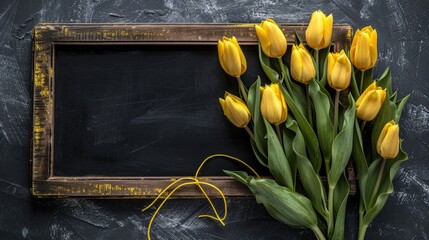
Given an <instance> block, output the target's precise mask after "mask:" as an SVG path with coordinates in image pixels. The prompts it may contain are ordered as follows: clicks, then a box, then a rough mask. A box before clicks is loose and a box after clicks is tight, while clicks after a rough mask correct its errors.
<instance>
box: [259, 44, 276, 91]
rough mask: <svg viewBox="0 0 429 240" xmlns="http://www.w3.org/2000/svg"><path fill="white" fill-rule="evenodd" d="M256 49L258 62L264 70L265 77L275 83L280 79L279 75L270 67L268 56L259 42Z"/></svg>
mask: <svg viewBox="0 0 429 240" xmlns="http://www.w3.org/2000/svg"><path fill="white" fill-rule="evenodd" d="M258 51H259V62H260V63H261V66H262V70H264V72H265V74H266V75H267V77H268V78H269V79H270V81H271V82H273V83H277V82H278V81H279V79H280V75H279V74H278V73H277V71H276V70H274V69H273V68H272V67H271V63H270V58H269V57H267V56H266V55H265V54H264V53H263V52H262V49H261V44H260V43H259V44H258Z"/></svg>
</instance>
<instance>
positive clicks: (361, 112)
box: [356, 82, 386, 121]
mask: <svg viewBox="0 0 429 240" xmlns="http://www.w3.org/2000/svg"><path fill="white" fill-rule="evenodd" d="M385 98H386V89H384V90H383V89H382V88H381V87H377V86H376V84H375V82H374V83H373V84H371V85H369V86H368V88H367V89H365V91H364V92H363V93H362V95H360V97H359V98H358V100H357V101H356V115H357V117H358V118H359V119H361V120H364V121H371V120H373V119H374V118H375V117H376V116H377V114H378V112H379V111H380V108H381V106H383V103H384V100H385Z"/></svg>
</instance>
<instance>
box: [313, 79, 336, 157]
mask: <svg viewBox="0 0 429 240" xmlns="http://www.w3.org/2000/svg"><path fill="white" fill-rule="evenodd" d="M309 88H310V96H311V99H312V100H313V104H314V110H315V113H316V129H317V137H318V138H319V143H320V148H321V149H322V153H323V156H324V157H325V159H331V156H332V143H333V141H334V126H333V124H332V121H331V115H330V111H331V108H332V106H331V101H330V97H329V95H326V94H324V93H323V92H322V91H321V90H320V86H319V84H318V83H317V81H311V83H310V85H309Z"/></svg>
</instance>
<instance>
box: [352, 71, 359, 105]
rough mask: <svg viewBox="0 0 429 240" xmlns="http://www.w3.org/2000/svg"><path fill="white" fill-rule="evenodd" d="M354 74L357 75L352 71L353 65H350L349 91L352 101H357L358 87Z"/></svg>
mask: <svg viewBox="0 0 429 240" xmlns="http://www.w3.org/2000/svg"><path fill="white" fill-rule="evenodd" d="M356 73H357V71H355V70H354V68H353V65H352V80H351V82H350V91H351V92H352V95H353V98H354V99H358V98H359V97H360V93H359V87H358V85H357V81H356Z"/></svg>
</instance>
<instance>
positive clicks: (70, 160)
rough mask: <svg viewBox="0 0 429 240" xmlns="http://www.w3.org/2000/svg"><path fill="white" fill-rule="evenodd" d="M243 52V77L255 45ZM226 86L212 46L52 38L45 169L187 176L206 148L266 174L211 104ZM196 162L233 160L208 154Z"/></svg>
mask: <svg viewBox="0 0 429 240" xmlns="http://www.w3.org/2000/svg"><path fill="white" fill-rule="evenodd" d="M243 50H244V52H245V54H246V57H247V60H248V63H249V71H248V72H247V73H246V75H245V76H244V77H243V78H249V80H250V79H251V77H253V76H257V75H261V73H262V70H261V69H260V66H259V61H258V58H257V48H256V46H245V47H244V48H243ZM248 76H249V77H248ZM236 89H237V84H236V80H235V79H234V78H232V77H230V76H228V75H226V74H225V73H224V72H223V70H222V68H221V67H220V65H219V63H218V58H217V47H216V45H209V46H192V45H179V46H175V45H126V46H122V45H98V46H94V45H57V46H56V47H55V121H54V133H55V134H54V147H55V151H54V153H55V156H54V162H55V164H54V175H55V176H87V175H91V176H191V175H193V174H194V173H195V170H196V169H197V168H198V165H199V164H200V163H201V161H202V160H203V158H205V157H207V156H208V155H210V154H215V153H226V154H230V155H232V156H237V157H240V158H242V159H245V160H246V161H247V162H248V163H249V164H250V165H251V166H255V168H257V170H258V171H259V172H265V173H266V170H265V168H263V167H260V166H261V165H260V164H259V163H258V162H257V161H256V159H255V158H254V157H253V156H252V150H251V148H250V143H249V138H248V135H247V133H246V132H245V131H244V130H243V129H238V128H236V127H235V126H233V125H232V124H231V123H229V122H228V120H227V119H226V118H225V117H224V115H223V112H222V109H221V107H220V105H219V101H218V98H219V97H223V94H224V91H230V92H236ZM204 169H205V170H204V171H203V174H204V175H212V176H216V175H219V174H221V173H222V170H223V169H243V168H240V167H239V166H235V164H234V163H232V162H231V161H222V160H221V159H217V160H216V162H213V164H212V163H209V165H207V167H206V168H204Z"/></svg>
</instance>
